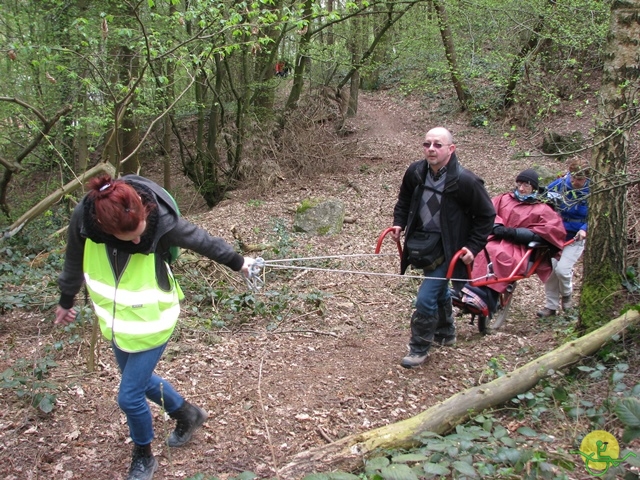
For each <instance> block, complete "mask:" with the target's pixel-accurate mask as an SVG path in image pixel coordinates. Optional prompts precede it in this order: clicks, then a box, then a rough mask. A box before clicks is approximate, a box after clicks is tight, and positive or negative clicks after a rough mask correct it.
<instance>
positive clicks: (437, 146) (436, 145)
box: [422, 142, 449, 150]
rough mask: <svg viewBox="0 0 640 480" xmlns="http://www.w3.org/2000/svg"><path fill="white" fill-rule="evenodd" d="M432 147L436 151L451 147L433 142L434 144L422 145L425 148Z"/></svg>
mask: <svg viewBox="0 0 640 480" xmlns="http://www.w3.org/2000/svg"><path fill="white" fill-rule="evenodd" d="M431 145H433V148H435V149H436V150H437V149H439V148H442V147H448V146H449V145H446V144H445V145H443V144H442V143H438V142H433V143H431V142H424V143H423V144H422V146H423V147H425V148H431Z"/></svg>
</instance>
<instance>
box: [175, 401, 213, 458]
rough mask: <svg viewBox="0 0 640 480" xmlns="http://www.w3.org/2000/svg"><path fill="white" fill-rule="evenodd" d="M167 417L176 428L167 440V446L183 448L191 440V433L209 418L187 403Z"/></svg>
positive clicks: (201, 410) (200, 410)
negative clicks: (174, 422) (171, 419)
mask: <svg viewBox="0 0 640 480" xmlns="http://www.w3.org/2000/svg"><path fill="white" fill-rule="evenodd" d="M169 416H170V417H171V418H173V419H174V420H176V428H175V430H174V431H173V432H171V435H169V438H167V445H169V446H170V447H181V446H183V445H184V444H185V443H187V442H188V441H189V440H191V437H192V436H193V433H194V432H195V431H196V430H197V429H198V428H200V427H201V426H202V424H203V423H204V421H205V420H206V419H207V418H209V414H208V413H207V412H205V411H204V410H203V409H201V408H200V407H196V406H195V405H191V404H190V403H189V402H187V401H185V402H184V404H183V405H182V406H181V407H180V408H179V409H178V410H176V411H175V412H173V413H170V414H169Z"/></svg>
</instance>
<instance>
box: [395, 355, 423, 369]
mask: <svg viewBox="0 0 640 480" xmlns="http://www.w3.org/2000/svg"><path fill="white" fill-rule="evenodd" d="M427 356H428V354H427V353H426V352H425V353H424V354H420V353H415V352H411V353H409V355H407V356H406V357H404V358H403V359H402V361H401V362H400V365H402V366H403V367H404V368H413V367H419V366H420V365H422V364H423V363H424V361H425V360H426V359H427Z"/></svg>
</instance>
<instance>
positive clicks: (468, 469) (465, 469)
mask: <svg viewBox="0 0 640 480" xmlns="http://www.w3.org/2000/svg"><path fill="white" fill-rule="evenodd" d="M453 468H455V469H456V470H457V471H459V472H460V473H461V474H463V475H466V476H467V477H471V478H478V472H476V469H475V468H473V467H472V466H471V465H469V464H468V463H465V462H453Z"/></svg>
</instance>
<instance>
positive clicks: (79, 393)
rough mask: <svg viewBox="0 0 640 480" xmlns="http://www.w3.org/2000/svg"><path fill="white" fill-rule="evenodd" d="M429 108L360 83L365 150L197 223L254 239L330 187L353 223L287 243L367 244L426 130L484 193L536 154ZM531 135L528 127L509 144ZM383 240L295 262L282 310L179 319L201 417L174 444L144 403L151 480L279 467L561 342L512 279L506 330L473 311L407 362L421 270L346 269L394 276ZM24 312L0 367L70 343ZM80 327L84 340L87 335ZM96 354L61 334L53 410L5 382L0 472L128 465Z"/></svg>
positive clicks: (310, 247)
mask: <svg viewBox="0 0 640 480" xmlns="http://www.w3.org/2000/svg"><path fill="white" fill-rule="evenodd" d="M435 107H436V105H435V104H427V105H421V104H420V103H419V102H417V101H414V100H411V99H403V100H399V99H396V98H394V97H392V96H391V95H389V94H386V93H384V92H381V93H376V94H362V95H361V98H360V106H359V112H358V117H357V118H356V119H355V120H354V121H353V125H354V127H355V133H354V136H355V138H356V139H357V141H358V143H359V145H360V151H361V154H360V156H359V157H358V158H356V159H354V164H353V169H352V170H351V171H349V172H347V173H344V174H338V175H333V176H322V177H319V178H316V179H312V180H310V181H308V182H301V181H295V182H293V181H292V182H286V181H285V182H283V183H282V184H281V185H279V186H278V187H277V188H275V189H274V191H272V192H270V194H269V195H268V196H265V197H264V198H260V202H252V201H250V200H251V199H253V196H252V193H251V192H249V191H245V192H237V194H236V195H235V196H234V198H232V199H230V200H227V201H225V202H223V203H222V204H220V205H219V206H217V207H216V208H214V209H213V210H212V211H210V212H207V213H205V214H201V215H197V216H194V217H193V218H191V220H193V221H195V222H196V223H199V224H201V225H203V226H206V228H207V229H208V230H209V231H210V233H212V234H213V235H218V236H221V237H223V238H226V239H227V240H229V241H233V237H232V234H231V227H232V226H236V228H237V230H238V231H239V232H240V234H241V235H242V236H243V238H244V239H245V241H247V242H248V243H259V242H262V241H268V240H269V239H270V238H271V237H272V236H273V232H274V228H275V227H274V225H275V224H277V223H278V222H280V223H279V224H284V225H286V226H287V227H290V225H291V221H292V209H295V206H296V205H297V204H299V203H300V202H301V201H302V200H303V199H304V198H311V197H325V198H326V197H335V198H339V199H340V200H341V201H343V202H344V204H345V206H346V210H347V216H349V217H353V218H354V219H355V223H350V224H345V227H344V230H343V232H341V233H340V234H338V235H335V236H333V237H315V238H312V237H306V236H303V235H301V234H294V233H293V232H291V231H290V228H289V230H288V231H287V232H286V233H285V234H283V235H286V236H287V238H288V243H287V247H288V251H287V254H288V255H289V257H291V258H295V257H304V256H321V255H350V254H356V253H361V254H369V253H373V249H374V246H375V242H376V239H377V236H378V234H379V233H380V232H381V231H382V230H383V229H384V228H386V227H388V226H390V224H391V221H392V216H391V213H392V209H393V205H394V203H395V199H396V195H397V189H398V186H399V183H400V180H401V178H402V174H403V173H404V169H405V168H406V166H407V165H408V163H409V161H411V160H415V159H418V158H420V155H421V154H422V147H421V142H422V136H423V134H424V131H425V129H426V128H427V127H429V126H436V125H444V126H448V127H450V128H451V129H452V130H453V131H454V133H455V135H456V140H457V143H458V149H459V154H460V158H461V161H462V163H463V164H464V165H465V166H467V167H468V168H470V169H472V170H474V171H476V172H477V173H479V174H480V175H481V176H483V177H485V179H486V180H487V186H488V189H489V190H490V193H492V194H495V193H498V192H500V191H503V190H504V189H505V188H506V187H507V186H509V185H510V184H511V183H512V181H513V178H514V177H515V175H516V173H517V172H518V171H519V170H520V169H523V168H526V167H528V166H530V165H529V164H527V165H523V163H522V160H519V161H517V160H513V159H512V153H513V150H514V147H513V146H511V144H510V142H509V141H506V140H505V139H504V138H503V137H502V136H500V135H499V134H495V133H492V132H490V131H487V130H478V129H475V128H473V127H470V126H469V120H468V118H466V117H465V116H464V115H459V114H455V115H453V114H452V115H443V114H439V113H438V112H437V110H434V109H433V108H435ZM534 141H535V139H532V138H527V137H523V138H522V139H520V142H521V144H520V145H518V146H517V147H516V148H523V146H522V144H523V143H526V142H534ZM383 250H384V251H385V252H387V253H390V254H391V255H390V256H387V257H384V258H381V259H369V258H367V257H364V258H363V259H350V258H346V257H345V259H344V260H343V261H340V262H337V263H332V264H331V265H329V266H330V267H331V268H329V269H327V270H328V271H320V272H313V271H306V272H305V271H302V272H301V271H293V272H289V274H287V275H276V276H274V277H273V278H274V279H273V280H272V281H269V280H268V281H267V284H266V285H265V287H264V290H263V293H262V294H263V295H265V296H266V295H268V294H269V293H268V292H271V295H272V298H276V299H280V300H279V301H281V302H282V303H283V305H284V307H283V310H282V313H281V320H280V321H278V322H273V321H272V320H267V319H263V318H260V317H256V319H255V322H253V323H246V324H243V325H235V326H233V327H229V328H227V329H224V330H204V329H202V328H196V327H194V326H193V325H190V324H189V322H181V324H180V327H179V328H178V330H177V331H176V335H175V337H174V339H172V341H171V342H170V344H169V346H168V348H167V352H166V355H165V357H164V359H163V361H162V362H161V363H160V365H159V368H158V371H159V372H160V373H161V374H162V375H164V376H166V378H167V379H168V380H170V381H171V382H172V383H174V385H175V386H176V387H177V388H178V389H179V390H180V391H181V392H182V393H183V394H184V395H185V396H186V398H187V399H188V400H190V401H192V402H194V403H197V404H199V405H201V406H203V407H204V408H206V409H207V410H208V411H209V414H210V417H209V420H208V421H207V422H206V423H205V425H204V427H203V428H202V429H201V430H200V431H198V433H197V434H196V435H195V437H194V439H193V441H192V443H191V444H190V445H189V446H188V447H186V448H183V449H173V450H169V449H168V448H167V447H166V446H164V444H163V442H162V440H163V439H164V437H165V436H166V435H168V433H169V432H170V430H171V429H172V422H170V421H165V419H164V418H163V414H162V412H161V411H160V409H159V408H156V407H154V408H153V411H154V415H155V428H156V435H157V439H156V441H155V442H154V444H153V450H154V453H155V454H156V455H157V457H158V460H159V462H160V468H159V470H158V472H157V473H156V475H155V476H154V479H156V480H162V479H183V478H189V477H191V476H193V475H195V474H197V473H204V474H206V475H207V477H206V478H208V476H213V475H218V476H219V477H220V478H228V476H229V475H230V474H235V475H237V474H238V473H240V472H242V471H245V470H248V471H252V472H254V473H255V474H257V475H258V476H259V478H274V477H275V476H276V475H277V471H278V469H279V468H281V467H282V466H283V465H285V464H286V463H287V461H288V459H290V458H291V457H292V456H293V455H295V454H296V453H298V452H300V451H303V450H306V449H309V448H312V447H314V446H318V445H322V444H325V443H326V442H330V441H332V440H335V439H338V438H341V437H343V436H345V435H350V434H354V433H357V432H361V431H364V430H369V429H372V428H375V427H379V426H381V425H385V424H389V423H392V422H396V421H399V420H402V419H405V418H408V417H411V416H413V415H416V414H417V413H419V412H421V411H423V410H425V409H426V408H428V407H429V406H431V405H434V404H435V403H436V402H438V401H441V400H443V399H445V398H447V397H449V396H451V395H452V394H454V393H456V392H459V391H461V390H463V389H465V388H467V387H469V386H473V385H477V384H478V383H482V382H484V381H486V379H487V373H486V371H487V365H488V362H489V361H490V360H491V359H492V358H496V359H499V361H500V366H501V368H502V369H504V370H505V371H509V370H513V369H514V368H516V367H518V366H520V365H522V364H523V363H526V362H528V361H529V360H531V359H533V358H534V357H537V356H539V355H541V354H542V353H545V352H547V351H549V350H551V349H552V348H553V347H554V345H555V339H554V337H553V331H552V329H551V328H549V326H548V325H546V326H545V324H541V323H540V322H538V320H537V319H536V318H535V314H534V312H535V309H536V308H537V307H538V306H539V305H540V302H541V300H542V287H541V285H540V283H539V281H537V280H535V279H531V280H527V281H523V282H520V283H521V285H519V286H518V292H517V297H516V300H515V301H514V306H513V308H512V319H511V320H510V321H508V322H507V325H506V326H505V327H504V328H503V329H502V330H501V331H500V332H498V333H496V334H494V335H491V336H486V337H483V336H481V335H479V334H478V332H477V327H476V326H474V325H469V324H468V318H466V317H465V318H459V319H458V320H457V327H458V344H457V345H456V346H455V347H453V348H439V349H436V350H435V351H434V352H433V354H432V355H431V356H430V359H429V361H428V363H427V364H426V365H425V366H423V367H422V368H419V369H416V370H406V369H403V368H401V367H400V366H399V363H398V362H399V360H400V358H401V357H402V356H403V355H404V353H405V352H406V343H407V340H408V333H409V331H408V323H409V322H408V321H409V317H410V312H411V301H412V298H413V296H414V294H415V291H416V289H417V286H418V280H417V279H411V278H400V277H396V276H389V277H385V276H374V275H352V274H348V273H343V271H344V270H358V271H361V270H364V271H371V272H373V271H378V272H385V273H397V269H398V265H397V258H396V257H394V255H393V250H394V248H393V245H390V244H386V245H384V248H383ZM268 278H269V277H267V279H268ZM233 281H234V282H236V283H235V284H236V286H237V290H238V291H239V292H241V291H243V290H246V287H245V286H244V284H243V283H242V282H241V281H240V279H239V278H235V277H234V280H233ZM265 298H266V297H265ZM301 298H302V300H301ZM301 302H307V305H308V304H309V302H311V303H312V304H314V303H313V302H315V304H316V305H317V310H315V311H311V312H310V313H309V311H308V308H307V313H304V314H302V313H299V312H300V311H299V310H296V309H295V308H294V307H295V306H296V305H297V304H299V303H301ZM17 315H18V314H15V313H12V314H7V315H5V316H4V317H3V318H2V323H1V328H0V371H4V370H5V369H6V368H9V367H10V366H12V365H14V364H15V362H16V360H17V359H20V358H23V359H31V361H33V360H34V359H37V358H41V357H43V356H44V355H45V354H46V352H47V351H49V350H47V349H48V348H49V347H50V346H51V345H53V344H54V343H55V342H56V341H66V342H68V341H69V335H68V334H65V333H63V332H61V331H60V330H56V329H55V328H53V326H52V325H51V321H50V319H43V318H41V317H39V316H38V315H35V314H32V313H28V312H27V313H25V312H19V315H18V316H17ZM183 317H184V315H183ZM83 336H84V338H88V337H89V335H88V332H84V333H83ZM98 353H99V359H98V367H97V370H96V371H95V372H93V373H90V372H87V369H86V355H87V345H86V342H81V343H78V344H76V345H75V346H71V345H69V344H68V343H67V344H66V346H65V348H64V349H63V350H62V351H61V353H59V354H57V355H56V358H55V360H56V362H57V364H58V367H56V368H52V369H51V376H50V380H51V382H53V383H55V384H57V385H60V386H61V391H59V392H58V394H57V398H58V403H57V405H56V408H55V410H54V412H53V413H52V414H50V415H39V414H38V413H37V412H36V411H35V410H34V409H32V408H27V407H25V406H24V404H23V402H22V401H21V400H19V399H17V398H16V396H15V394H14V392H12V391H11V390H10V389H3V390H0V406H1V407H2V408H0V476H1V477H2V478H6V479H7V480H18V479H36V478H38V479H44V478H47V479H80V478H82V479H92V480H106V479H109V480H113V479H123V478H125V477H126V471H127V468H128V465H129V455H130V450H131V445H130V443H129V442H130V440H129V438H128V430H127V426H126V422H125V419H124V416H123V415H122V414H121V412H120V410H119V408H118V405H117V403H116V401H115V399H116V395H117V388H118V378H119V376H118V373H117V371H116V367H115V364H114V362H113V360H112V356H111V353H110V351H109V348H108V345H107V344H105V343H104V342H102V343H101V344H100V346H99V352H98Z"/></svg>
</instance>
